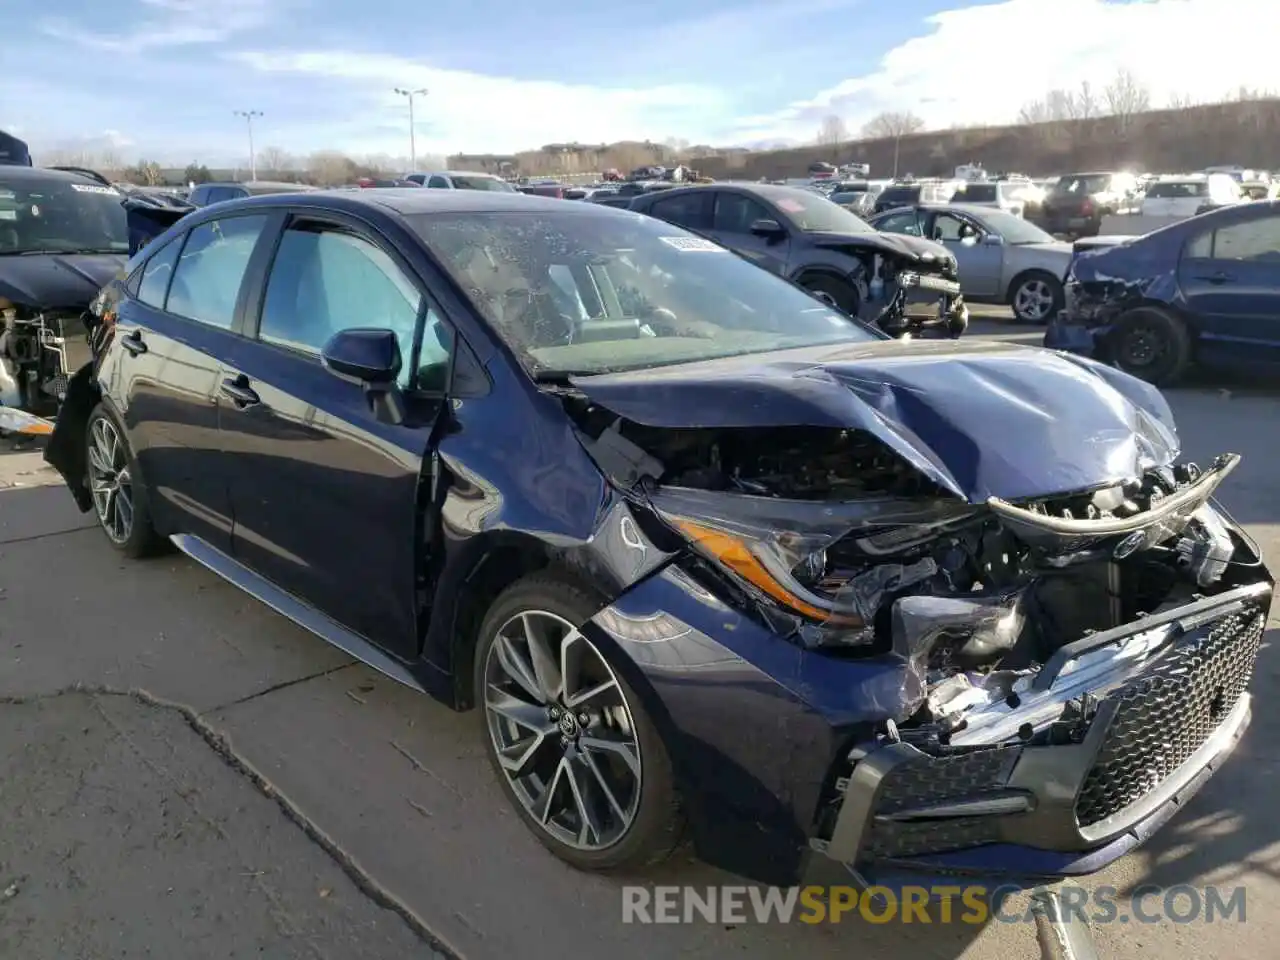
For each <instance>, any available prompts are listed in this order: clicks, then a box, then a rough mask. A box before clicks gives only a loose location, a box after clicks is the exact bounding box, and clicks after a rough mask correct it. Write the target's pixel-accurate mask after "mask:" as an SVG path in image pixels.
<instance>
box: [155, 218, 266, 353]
mask: <svg viewBox="0 0 1280 960" xmlns="http://www.w3.org/2000/svg"><path fill="white" fill-rule="evenodd" d="M266 222H267V218H266V217H265V216H256V217H225V218H223V219H221V220H211V221H209V222H208V223H202V224H200V226H198V227H195V228H193V229H192V230H191V232H190V234H188V237H187V243H186V246H184V247H183V248H182V255H181V256H180V257H179V258H178V264H177V266H176V267H175V268H174V271H173V282H172V283H171V284H170V285H169V299H168V301H167V302H166V303H165V309H166V310H168V312H169V313H176V314H177V315H178V316H180V317H186V318H187V319H189V320H196V321H199V322H200V323H205V324H208V325H209V326H211V327H221V328H222V329H224V330H229V329H231V325H232V323H233V322H234V321H235V312H236V299H237V298H238V297H239V296H240V284H241V283H242V282H243V280H244V274H245V270H246V268H247V267H248V266H249V257H250V256H252V254H253V248H254V245H255V244H256V243H257V242H258V237H259V235H261V233H262V228H263V227H264V226H265V225H266Z"/></svg>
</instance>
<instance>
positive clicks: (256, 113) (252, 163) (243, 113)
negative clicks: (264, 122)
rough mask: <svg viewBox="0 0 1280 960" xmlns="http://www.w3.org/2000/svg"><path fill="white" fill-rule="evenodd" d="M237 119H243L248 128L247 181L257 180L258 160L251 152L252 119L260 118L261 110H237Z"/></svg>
mask: <svg viewBox="0 0 1280 960" xmlns="http://www.w3.org/2000/svg"><path fill="white" fill-rule="evenodd" d="M235 114H236V116H237V117H244V122H245V126H247V127H248V128H249V179H250V180H257V179H258V158H257V156H255V155H254V152H253V118H254V117H260V116H262V111H261V110H237V111H235Z"/></svg>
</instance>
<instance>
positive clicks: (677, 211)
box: [646, 190, 708, 230]
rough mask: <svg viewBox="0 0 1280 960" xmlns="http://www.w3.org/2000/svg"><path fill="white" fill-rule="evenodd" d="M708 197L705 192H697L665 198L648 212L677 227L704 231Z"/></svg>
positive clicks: (650, 206) (651, 205)
mask: <svg viewBox="0 0 1280 960" xmlns="http://www.w3.org/2000/svg"><path fill="white" fill-rule="evenodd" d="M707 196H708V195H707V194H706V193H705V192H704V191H700V190H695V191H690V192H689V193H682V194H677V195H676V196H673V197H664V198H663V199H661V200H657V201H655V202H654V203H652V204H650V205H649V208H648V210H647V211H646V212H647V213H648V214H649V215H650V216H653V217H657V218H658V219H659V220H665V221H667V223H674V224H675V225H676V226H677V227H687V228H688V229H690V230H704V229H706V227H707V213H706V210H707Z"/></svg>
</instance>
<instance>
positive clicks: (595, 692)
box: [564, 677, 618, 710]
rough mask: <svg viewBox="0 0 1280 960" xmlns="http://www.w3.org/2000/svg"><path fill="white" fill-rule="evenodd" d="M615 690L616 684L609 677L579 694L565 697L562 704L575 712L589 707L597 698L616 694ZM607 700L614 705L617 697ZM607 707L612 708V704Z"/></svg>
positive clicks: (616, 688)
mask: <svg viewBox="0 0 1280 960" xmlns="http://www.w3.org/2000/svg"><path fill="white" fill-rule="evenodd" d="M617 690H618V682H617V681H616V680H614V679H613V677H609V678H607V679H605V680H601V681H600V682H599V683H597V684H595V685H594V686H592V687H589V688H587V689H586V690H583V691H582V692H580V693H575V694H573V695H572V696H569V695H566V696H565V698H564V703H565V706H567V707H569V708H570V709H571V710H576V709H577V708H578V707H586V706H591V705H592V702H593V701H595V700H596V699H597V698H602V697H604V695H605V694H607V693H611V692H617ZM608 699H609V700H611V701H613V702H615V703H616V702H617V697H610V698H608ZM609 705H610V706H612V705H613V703H610V704H609Z"/></svg>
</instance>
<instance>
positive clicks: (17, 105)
mask: <svg viewBox="0 0 1280 960" xmlns="http://www.w3.org/2000/svg"><path fill="white" fill-rule="evenodd" d="M1273 3H1274V0H1003V2H987V3H970V4H968V5H962V4H961V2H960V0H892V2H889V0H773V2H768V0H693V2H689V0H647V2H645V3H643V4H641V5H639V6H631V5H627V4H622V5H621V6H619V5H617V4H613V3H602V2H599V0H594V2H587V0H555V2H553V3H548V4H523V3H516V2H513V0H433V2H431V3H422V2H421V0H58V2H57V3H48V2H46V0H3V3H0V36H3V37H4V38H5V42H4V70H3V73H2V74H0V129H4V130H7V131H9V132H12V133H16V134H18V135H19V136H22V137H23V138H25V139H26V140H28V142H29V143H30V144H31V147H32V153H33V154H34V155H35V156H36V159H37V162H38V161H39V151H40V149H41V148H43V149H45V150H54V149H60V150H65V149H74V148H77V147H84V148H88V149H102V148H109V149H111V150H112V151H113V152H115V153H116V154H118V155H120V156H122V158H124V159H131V160H133V159H137V158H138V157H145V158H148V159H154V160H158V161H160V162H167V163H186V162H188V161H189V160H192V159H197V158H198V159H200V160H202V161H204V162H206V163H210V164H218V163H232V162H236V163H238V162H240V160H241V158H242V157H244V156H246V155H247V153H248V146H247V129H246V123H245V121H244V119H243V118H241V117H238V116H237V115H236V111H238V110H257V111H261V113H262V116H261V117H258V118H256V119H255V121H254V124H255V126H254V131H255V140H256V144H257V147H258V149H259V150H262V149H263V148H264V147H268V146H274V147H278V148H280V149H283V150H285V151H287V152H289V153H293V154H306V153H310V152H312V151H316V150H321V149H336V150H342V151H345V152H348V153H350V154H352V155H371V154H389V155H393V156H405V155H407V154H408V152H409V149H408V147H409V143H408V141H409V117H408V104H407V101H406V99H405V98H404V97H401V96H399V95H397V94H396V93H394V90H393V88H395V87H397V86H399V87H403V88H409V89H419V88H425V89H426V90H427V93H426V94H425V95H422V96H419V97H417V98H415V120H416V123H415V125H414V129H415V132H416V139H417V152H418V154H419V155H431V154H435V155H444V154H448V153H455V152H459V151H466V152H472V153H479V152H498V153H511V152H515V151H517V150H525V149H536V148H537V147H539V146H541V145H543V144H546V143H554V142H566V141H578V142H581V143H599V142H612V141H617V140H623V139H632V140H645V139H650V140H657V141H666V140H670V139H673V138H674V139H681V140H687V141H690V142H692V143H708V144H713V145H717V146H728V145H748V146H757V147H758V146H764V145H773V144H779V145H781V144H788V143H799V142H809V141H812V140H814V139H815V138H816V136H817V134H818V130H819V128H820V126H821V125H822V122H823V118H824V117H826V116H829V115H838V116H839V117H840V118H841V120H842V121H843V122H844V123H845V124H846V126H847V128H848V129H849V130H851V131H855V132H856V131H857V130H859V129H860V128H861V126H862V125H863V124H864V123H865V122H866V121H867V120H869V119H870V118H872V117H874V116H875V115H876V114H878V113H880V112H882V111H885V110H910V111H912V112H914V113H916V114H917V115H919V116H920V117H922V118H923V119H924V120H925V121H926V123H927V125H928V126H929V127H933V128H939V127H941V128H945V127H950V126H957V125H968V124H973V123H1004V122H1012V121H1014V120H1015V118H1016V117H1017V114H1018V111H1019V109H1020V108H1021V107H1022V106H1023V105H1024V104H1025V103H1026V102H1027V101H1029V100H1032V99H1035V98H1037V97H1039V96H1041V95H1042V94H1043V93H1044V92H1045V91H1047V90H1049V89H1052V88H1054V87H1074V86H1076V85H1077V84H1079V83H1080V82H1081V81H1083V80H1088V81H1090V82H1092V83H1093V84H1094V85H1095V87H1102V86H1104V85H1105V84H1106V83H1107V82H1108V81H1109V80H1110V78H1111V77H1112V76H1114V74H1115V72H1116V70H1117V69H1118V68H1119V67H1121V66H1124V67H1127V68H1128V69H1129V70H1130V71H1131V72H1132V73H1133V74H1134V75H1135V76H1136V77H1137V78H1138V79H1139V80H1140V81H1141V82H1142V83H1143V84H1145V85H1146V86H1147V87H1148V88H1149V89H1150V90H1151V92H1152V97H1153V101H1154V102H1155V103H1156V104H1157V105H1158V104H1161V103H1164V102H1167V101H1168V99H1169V98H1170V97H1174V96H1177V97H1192V98H1194V99H1197V100H1201V101H1204V100H1216V99H1219V98H1221V97H1222V96H1223V95H1224V94H1226V93H1228V92H1229V91H1231V90H1233V89H1237V88H1239V87H1241V86H1245V87H1250V88H1266V89H1271V90H1276V89H1280V62H1278V61H1277V60H1276V58H1275V53H1274V50H1275V31H1274V30H1257V29H1249V28H1248V27H1247V24H1248V23H1249V22H1250V21H1251V20H1252V19H1253V18H1254V17H1256V16H1259V15H1260V16H1261V17H1262V20H1263V21H1264V22H1272V21H1273V18H1272V17H1271V16H1270V13H1269V12H1268V8H1269V7H1270V5H1272V4H1273ZM1206 37H1217V38H1219V40H1218V42H1215V43H1212V44H1209V43H1206V42H1205V39H1206Z"/></svg>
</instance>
